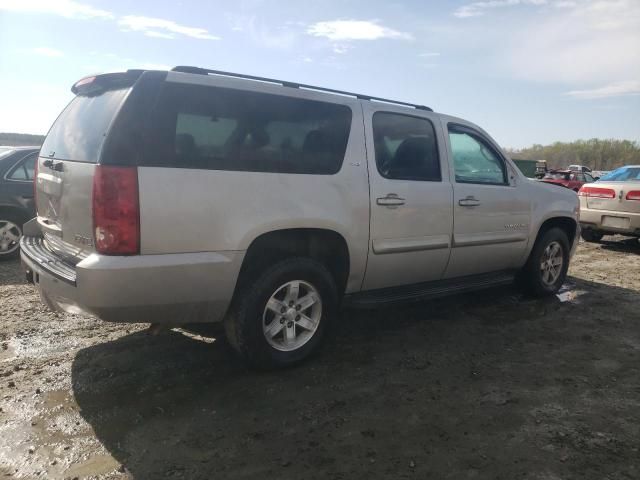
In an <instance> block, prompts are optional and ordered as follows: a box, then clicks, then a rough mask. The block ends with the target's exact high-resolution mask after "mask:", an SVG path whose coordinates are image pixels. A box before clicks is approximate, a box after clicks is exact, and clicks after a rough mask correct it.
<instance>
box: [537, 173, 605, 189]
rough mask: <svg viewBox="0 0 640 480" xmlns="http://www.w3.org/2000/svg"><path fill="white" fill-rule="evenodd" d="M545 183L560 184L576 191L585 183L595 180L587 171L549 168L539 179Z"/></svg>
mask: <svg viewBox="0 0 640 480" xmlns="http://www.w3.org/2000/svg"><path fill="white" fill-rule="evenodd" d="M540 181H541V182H545V183H552V184H554V185H561V186H563V187H566V188H570V189H571V190H574V191H576V192H577V191H578V190H580V187H582V185H584V184H585V183H592V182H595V179H594V178H593V177H592V176H591V174H590V173H588V172H578V171H575V170H550V171H549V172H547V174H546V175H545V176H544V177H543V178H542V179H541V180H540Z"/></svg>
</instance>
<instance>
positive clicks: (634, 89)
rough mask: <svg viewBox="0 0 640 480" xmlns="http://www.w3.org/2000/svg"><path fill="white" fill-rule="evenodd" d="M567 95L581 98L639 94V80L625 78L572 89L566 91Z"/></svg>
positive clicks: (589, 98)
mask: <svg viewBox="0 0 640 480" xmlns="http://www.w3.org/2000/svg"><path fill="white" fill-rule="evenodd" d="M567 95H569V96H571V97H574V98H579V99H581V100H592V99H599V98H610V97H622V96H628V95H640V81H636V80H627V81H622V82H613V83H610V84H608V85H604V86H602V87H598V88H592V89H588V90H572V91H570V92H567Z"/></svg>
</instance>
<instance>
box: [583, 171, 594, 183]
mask: <svg viewBox="0 0 640 480" xmlns="http://www.w3.org/2000/svg"><path fill="white" fill-rule="evenodd" d="M584 178H585V179H586V181H587V183H593V182H595V179H594V178H593V177H592V176H591V174H590V173H587V172H585V173H584Z"/></svg>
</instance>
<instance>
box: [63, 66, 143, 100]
mask: <svg viewBox="0 0 640 480" xmlns="http://www.w3.org/2000/svg"><path fill="white" fill-rule="evenodd" d="M143 72H145V70H127V71H126V72H118V73H104V74H101V75H92V76H89V77H84V78H82V79H80V80H78V81H77V82H76V83H74V84H73V86H72V87H71V92H72V93H74V94H75V95H82V96H86V97H91V96H94V95H99V94H101V93H103V92H105V91H107V90H117V89H119V88H126V87H130V86H132V85H133V84H134V83H136V80H138V78H140V75H142V73H143Z"/></svg>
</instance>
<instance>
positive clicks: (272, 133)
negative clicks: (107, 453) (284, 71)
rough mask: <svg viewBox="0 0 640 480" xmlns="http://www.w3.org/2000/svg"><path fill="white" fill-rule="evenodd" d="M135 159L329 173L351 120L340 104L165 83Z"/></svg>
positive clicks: (333, 169) (212, 167)
mask: <svg viewBox="0 0 640 480" xmlns="http://www.w3.org/2000/svg"><path fill="white" fill-rule="evenodd" d="M156 110H157V111H156V112H154V113H153V114H152V115H151V118H153V119H154V122H153V126H152V128H151V132H150V134H151V135H150V138H148V140H149V144H148V147H147V149H146V150H147V151H146V152H145V154H144V155H143V156H142V159H141V162H140V163H139V165H146V166H162V167H177V168H200V169H210V170H234V171H251V172H277V173H306V174H321V175H330V174H334V173H336V172H338V171H339V170H340V168H341V166H342V162H343V160H344V156H345V152H346V148H347V141H348V138H349V132H350V128H351V109H350V108H349V107H347V106H345V105H338V104H334V103H327V102H318V101H312V100H304V99H298V98H291V97H285V96H280V95H272V94H264V93H257V92H249V91H241V90H233V89H225V88H218V87H206V86H198V85H184V84H177V83H166V84H165V86H164V88H163V89H162V92H161V93H160V97H159V101H158V103H157V107H156Z"/></svg>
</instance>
